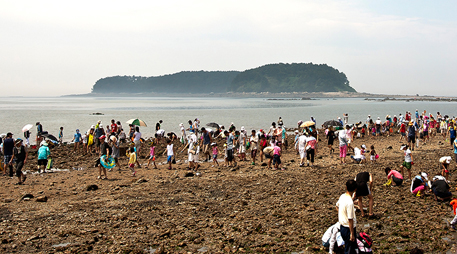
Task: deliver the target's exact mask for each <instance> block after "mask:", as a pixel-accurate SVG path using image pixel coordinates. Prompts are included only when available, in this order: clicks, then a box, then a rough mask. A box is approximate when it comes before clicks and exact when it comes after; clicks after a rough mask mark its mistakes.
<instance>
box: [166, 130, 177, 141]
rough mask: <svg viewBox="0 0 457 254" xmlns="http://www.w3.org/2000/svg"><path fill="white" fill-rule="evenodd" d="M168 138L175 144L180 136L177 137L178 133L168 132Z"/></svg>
mask: <svg viewBox="0 0 457 254" xmlns="http://www.w3.org/2000/svg"><path fill="white" fill-rule="evenodd" d="M167 138H168V139H171V142H174V141H175V140H177V139H178V136H176V133H174V132H168V133H167Z"/></svg>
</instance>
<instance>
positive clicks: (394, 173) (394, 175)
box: [385, 167, 403, 186]
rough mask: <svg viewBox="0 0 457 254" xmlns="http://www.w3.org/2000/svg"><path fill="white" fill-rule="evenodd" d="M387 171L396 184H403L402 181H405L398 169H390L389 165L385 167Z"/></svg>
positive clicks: (388, 177) (389, 177) (388, 176)
mask: <svg viewBox="0 0 457 254" xmlns="http://www.w3.org/2000/svg"><path fill="white" fill-rule="evenodd" d="M385 171H386V175H387V179H392V182H393V183H394V184H395V185H396V186H401V185H402V183H403V176H402V175H401V174H400V172H398V171H396V170H392V169H390V168H389V167H387V168H386V169H385Z"/></svg>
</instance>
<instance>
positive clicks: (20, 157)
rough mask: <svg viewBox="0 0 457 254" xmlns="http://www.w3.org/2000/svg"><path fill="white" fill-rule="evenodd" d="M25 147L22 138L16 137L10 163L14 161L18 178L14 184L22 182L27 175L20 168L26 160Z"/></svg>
mask: <svg viewBox="0 0 457 254" xmlns="http://www.w3.org/2000/svg"><path fill="white" fill-rule="evenodd" d="M27 156H28V153H27V148H25V147H24V146H23V145H22V139H20V138H18V139H16V142H15V146H14V149H13V156H12V157H11V160H10V163H11V164H12V163H13V162H14V161H16V176H17V178H18V180H19V181H18V182H17V183H16V184H22V183H24V181H25V179H27V177H26V176H25V174H24V173H22V168H23V167H24V165H25V163H26V162H27Z"/></svg>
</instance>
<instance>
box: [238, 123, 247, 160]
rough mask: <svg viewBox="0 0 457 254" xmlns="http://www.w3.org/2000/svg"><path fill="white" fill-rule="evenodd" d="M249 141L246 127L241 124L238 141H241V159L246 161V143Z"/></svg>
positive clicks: (239, 151) (239, 150)
mask: <svg viewBox="0 0 457 254" xmlns="http://www.w3.org/2000/svg"><path fill="white" fill-rule="evenodd" d="M247 142H248V141H247V133H246V129H245V128H244V126H241V129H240V134H239V139H238V143H239V148H238V153H239V157H240V161H246V144H247Z"/></svg>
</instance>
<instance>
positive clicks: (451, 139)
mask: <svg viewBox="0 0 457 254" xmlns="http://www.w3.org/2000/svg"><path fill="white" fill-rule="evenodd" d="M449 139H450V141H451V146H452V145H453V144H454V140H455V137H453V138H449Z"/></svg>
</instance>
